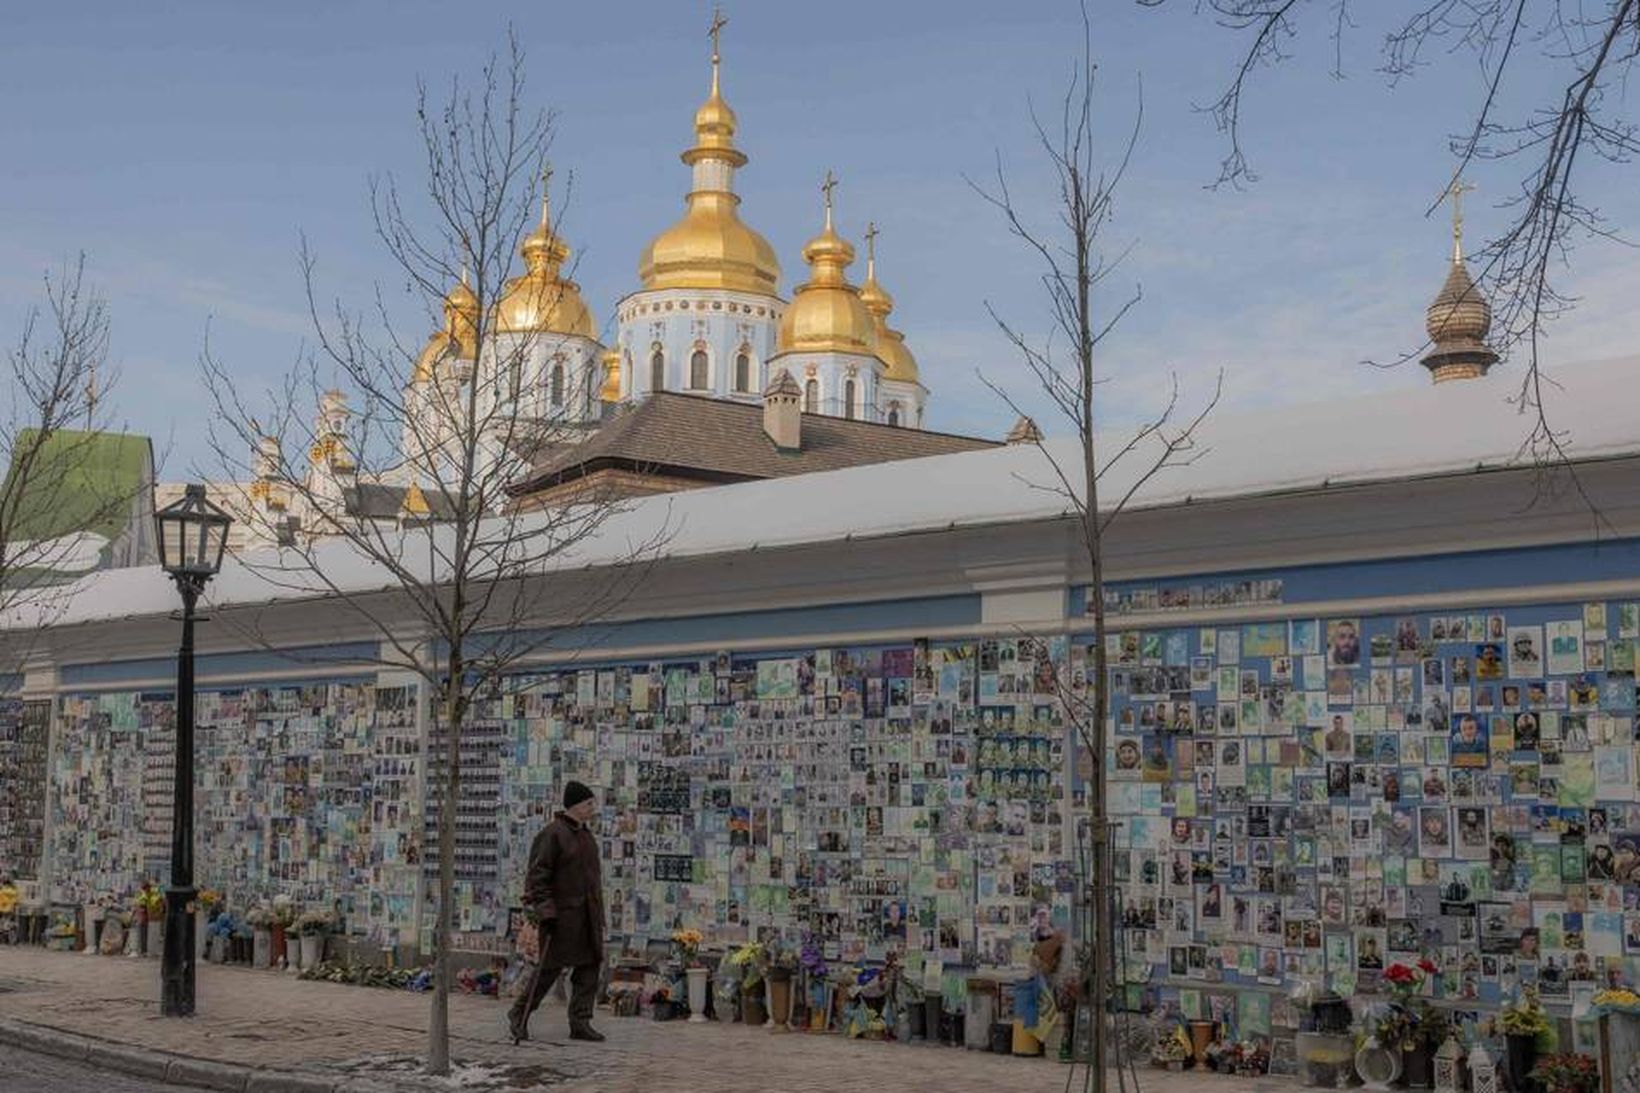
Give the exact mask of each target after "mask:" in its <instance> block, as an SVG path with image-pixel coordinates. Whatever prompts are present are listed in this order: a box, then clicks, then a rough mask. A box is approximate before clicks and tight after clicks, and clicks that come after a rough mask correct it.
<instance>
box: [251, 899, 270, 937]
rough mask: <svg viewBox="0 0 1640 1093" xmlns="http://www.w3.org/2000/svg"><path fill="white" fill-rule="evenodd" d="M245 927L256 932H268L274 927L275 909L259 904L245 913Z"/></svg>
mask: <svg viewBox="0 0 1640 1093" xmlns="http://www.w3.org/2000/svg"><path fill="white" fill-rule="evenodd" d="M245 925H247V926H249V927H251V928H252V929H255V930H266V929H268V928H269V927H271V926H272V925H273V908H271V907H269V906H268V905H267V904H265V903H258V904H257V905H256V906H255V907H252V908H251V909H250V910H249V911H246V912H245Z"/></svg>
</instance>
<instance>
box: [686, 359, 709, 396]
mask: <svg viewBox="0 0 1640 1093" xmlns="http://www.w3.org/2000/svg"><path fill="white" fill-rule="evenodd" d="M689 386H690V387H691V388H693V389H694V390H696V391H704V390H706V350H704V349H697V350H695V351H694V352H693V353H691V354H689Z"/></svg>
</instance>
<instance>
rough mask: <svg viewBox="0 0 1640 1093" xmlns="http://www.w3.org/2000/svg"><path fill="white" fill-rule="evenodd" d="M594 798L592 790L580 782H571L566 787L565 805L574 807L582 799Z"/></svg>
mask: <svg viewBox="0 0 1640 1093" xmlns="http://www.w3.org/2000/svg"><path fill="white" fill-rule="evenodd" d="M590 800H592V791H591V790H590V789H588V788H587V787H586V786H584V785H582V784H581V783H580V782H571V783H570V784H569V785H567V786H565V787H564V807H565V808H574V807H575V806H576V805H578V804H580V803H581V802H582V801H590Z"/></svg>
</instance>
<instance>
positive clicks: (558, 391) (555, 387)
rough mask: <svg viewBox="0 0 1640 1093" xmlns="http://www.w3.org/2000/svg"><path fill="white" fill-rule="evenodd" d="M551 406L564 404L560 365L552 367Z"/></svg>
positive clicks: (562, 374) (561, 366) (562, 375)
mask: <svg viewBox="0 0 1640 1093" xmlns="http://www.w3.org/2000/svg"><path fill="white" fill-rule="evenodd" d="M552 404H553V405H554V406H562V405H563V404H564V366H563V365H561V364H555V365H553V366H552Z"/></svg>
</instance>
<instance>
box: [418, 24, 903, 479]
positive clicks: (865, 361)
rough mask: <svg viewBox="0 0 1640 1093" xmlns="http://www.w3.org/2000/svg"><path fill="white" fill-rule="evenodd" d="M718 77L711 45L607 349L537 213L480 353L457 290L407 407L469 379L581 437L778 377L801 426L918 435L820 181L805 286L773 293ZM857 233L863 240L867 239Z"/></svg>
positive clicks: (777, 276)
mask: <svg viewBox="0 0 1640 1093" xmlns="http://www.w3.org/2000/svg"><path fill="white" fill-rule="evenodd" d="M720 67H721V65H720V61H719V56H718V53H717V50H716V48H715V46H714V50H713V55H712V82H711V90H710V93H709V94H708V96H707V98H706V101H705V102H704V103H703V104H701V107H700V109H699V110H697V111H696V112H695V124H694V130H695V141H694V144H693V145H692V146H691V147H689V148H688V149H687V150H685V151H684V153H683V155H682V159H683V162H684V163H685V164H686V165H687V166H688V167H689V169H690V172H691V177H690V188H689V192H688V196H687V197H686V199H685V208H684V212H683V216H682V217H681V218H680V219H679V220H678V221H677V222H676V223H675V224H673V225H672V226H671V227H669V228H667V229H666V230H665V231H663V232H661V233H660V234H659V235H658V236H656V237H655V239H654V240H653V241H652V242H651V243H650V244H649V246H648V247H646V248H645V249H644V251H643V253H642V255H641V256H640V257H639V260H638V280H639V287H638V289H637V290H636V291H634V292H632V293H631V294H629V295H627V296H626V297H625V298H624V299H622V300H620V301H619V302H618V303H617V304H616V306H615V320H616V321H615V335H614V344H613V345H609V346H605V345H603V344H601V343H600V342H599V341H598V324H597V323H596V322H595V321H594V319H593V317H592V313H591V311H590V309H589V308H588V307H587V305H586V303H585V302H584V301H583V300H582V298H581V294H580V288H579V286H577V285H576V284H575V283H574V282H572V281H570V280H568V279H566V278H565V277H564V274H563V268H564V264H565V262H566V261H567V259H568V257H569V253H570V251H569V247H568V245H567V244H566V243H565V242H564V241H563V240H562V239H561V238H559V237H558V236H557V234H556V233H555V232H554V230H553V228H552V226H551V223H550V221H549V218H548V216H547V213H546V210H545V208H543V212H542V218H541V223H540V226H539V227H537V229H536V230H535V231H534V232H533V233H532V234H531V235H530V236H529V237H528V238H526V239H525V240H524V242H523V244H522V246H521V247H520V254H521V256H522V258H523V260H524V267H525V268H524V273H523V274H522V275H521V276H519V277H516V278H514V279H513V280H511V281H509V282H508V283H507V284H506V285H505V286H504V287H503V289H502V292H501V294H500V299H499V300H498V302H497V304H496V306H495V310H494V312H493V314H492V315H491V317H490V320H489V322H488V323H487V324H486V325H487V327H488V337H487V338H486V341H487V343H488V344H486V345H484V346H477V345H474V344H473V342H474V338H473V337H472V336H471V332H472V331H473V329H474V328H475V327H476V326H478V325H479V324H477V323H476V321H475V319H476V316H474V314H473V312H472V309H473V308H474V307H476V306H477V302H476V301H475V300H474V299H473V297H472V293H471V291H470V290H469V289H468V288H467V287H466V286H465V285H458V286H456V288H455V289H454V290H452V292H451V294H450V296H449V297H448V298H447V299H446V302H445V312H446V322H445V328H444V329H443V330H441V331H439V332H438V333H436V334H434V335H433V338H432V339H431V340H430V341H429V343H428V346H427V349H426V351H424V353H423V354H422V359H421V360H420V361H419V362H418V364H417V366H416V369H415V371H414V373H413V375H412V377H411V398H410V402H411V404H413V405H418V406H424V407H426V408H427V412H428V414H429V415H431V416H432V417H435V418H436V417H438V416H439V414H440V413H441V410H440V407H441V406H445V405H449V404H452V403H453V401H454V400H453V399H451V398H449V397H448V395H446V396H442V397H441V396H440V394H439V393H438V391H439V388H440V385H444V386H445V387H446V388H448V389H449V393H450V394H453V393H454V391H455V390H458V389H459V388H460V386H461V385H462V384H465V383H468V382H472V380H473V378H474V376H475V375H476V376H477V378H478V382H479V384H480V390H481V392H482V393H484V395H485V397H486V398H494V399H500V400H503V401H504V402H505V401H509V400H510V401H511V402H512V403H513V404H514V405H513V406H512V407H510V409H514V410H516V412H517V414H518V415H519V418H520V419H521V420H525V421H540V422H552V423H554V424H556V425H558V426H568V427H576V426H581V427H587V428H591V427H596V425H597V423H598V422H599V421H600V420H601V419H602V417H603V415H604V414H605V413H606V406H608V405H610V404H614V405H620V404H623V403H631V402H638V401H642V400H643V399H645V398H647V397H648V396H649V395H650V394H651V393H653V392H655V391H675V392H681V393H685V394H693V395H701V396H706V397H710V398H717V399H734V400H741V401H759V400H761V399H762V396H763V391H764V389H765V388H766V387H767V386H768V385H769V384H770V383H771V382H773V380H774V378H775V377H776V376H777V375H778V374H779V372H780V371H781V370H785V371H787V372H789V373H790V374H791V375H792V377H793V379H794V380H796V381H797V383H798V385H799V387H800V388H801V389H802V391H803V409H804V411H805V412H806V413H811V414H826V415H830V416H834V417H841V418H850V419H855V420H860V421H870V422H877V423H881V424H885V425H892V426H899V427H904V428H921V427H922V424H923V415H924V412H925V408H926V405H927V401H928V389H927V388H926V387H925V386H923V383H922V380H921V377H920V374H919V371H918V367H917V362H916V359H915V357H913V356H912V354H911V351H910V350H909V349H908V348H907V347H906V344H905V338H904V335H902V334H901V333H900V332H899V331H897V330H895V329H893V328H892V327H890V326H889V325H888V320H889V316H890V315H891V313H892V312H893V308H894V303H893V298H892V297H891V296H889V294H888V292H887V291H885V290H884V289H883V287H882V285H881V284H879V283H878V281H877V277H876V255H875V253H874V247H871V248H868V249H869V250H870V251H871V253H868V258H867V262H866V271H865V274H866V275H865V278H864V280H863V281H861V282H860V283H858V284H856V283H855V282H854V281H852V280H851V279H850V276H849V271H850V267H851V266H853V264H854V262H855V258H856V251H855V248H854V247H853V246H852V245H851V244H850V243H849V242H848V241H846V240H845V239H843V238H842V237H841V236H840V235H839V234H838V233H837V231H836V229H835V227H834V225H833V213H832V200H831V197H832V186H833V185H834V184H833V183H832V182H831V181H830V180H829V178H828V181H827V184H826V186H825V188H824V189H825V220H824V225H823V227H822V229H821V231H820V233H819V234H818V235H816V236H815V237H814V238H813V239H812V240H810V241H809V243H808V245H807V246H806V247H804V249H803V260H804V262H805V263H807V265H808V266H809V273H808V276H807V278H806V279H805V280H804V281H803V282H802V283H801V284H798V285H797V286H796V287H795V288H794V289H793V291H792V295H791V298H790V299H789V300H788V299H787V298H785V297H783V296H782V295H781V294H780V280H781V267H780V261H779V259H778V258H777V257H776V256H775V252H774V248H773V247H772V246H770V244H769V242H768V240H766V239H765V238H764V237H763V236H762V235H761V234H760V233H759V232H758V231H757V230H756V229H755V228H753V227H751V226H750V225H749V224H747V223H746V221H745V220H743V219H742V218H741V215H740V195H739V194H738V193H736V191H735V174H736V172H737V171H738V170H739V169H740V168H741V167H744V166H745V165H746V162H747V157H746V154H745V153H744V152H742V151H741V150H740V149H739V148H738V147H736V145H735V133H736V129H737V121H736V118H735V113H734V111H733V110H732V109H731V108H730V106H729V104H728V102H727V101H725V99H724V97H723V94H722V90H721V85H720ZM867 235H868V243H871V242H874V237H875V230H872V231H870V232H868V233H867ZM503 371H510V374H507V375H502V374H500V373H501V372H503ZM493 405H494V404H493V403H490V402H486V403H485V406H486V407H490V406H493ZM412 432H413V433H415V434H417V435H418V436H421V437H426V436H430V435H435V434H436V433H437V432H438V427H437V425H436V423H432V422H429V423H427V424H423V423H421V422H418V421H414V420H412V421H408V422H407V424H406V433H407V435H406V438H405V441H406V446H407V450H408V448H409V446H410V444H411V443H412V440H413V438H412V437H411V436H410V435H409V434H410V433H412ZM514 454H515V455H518V454H522V453H514ZM494 455H495V457H496V458H506V455H505V454H504V453H502V452H500V451H496V452H495V453H494Z"/></svg>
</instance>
